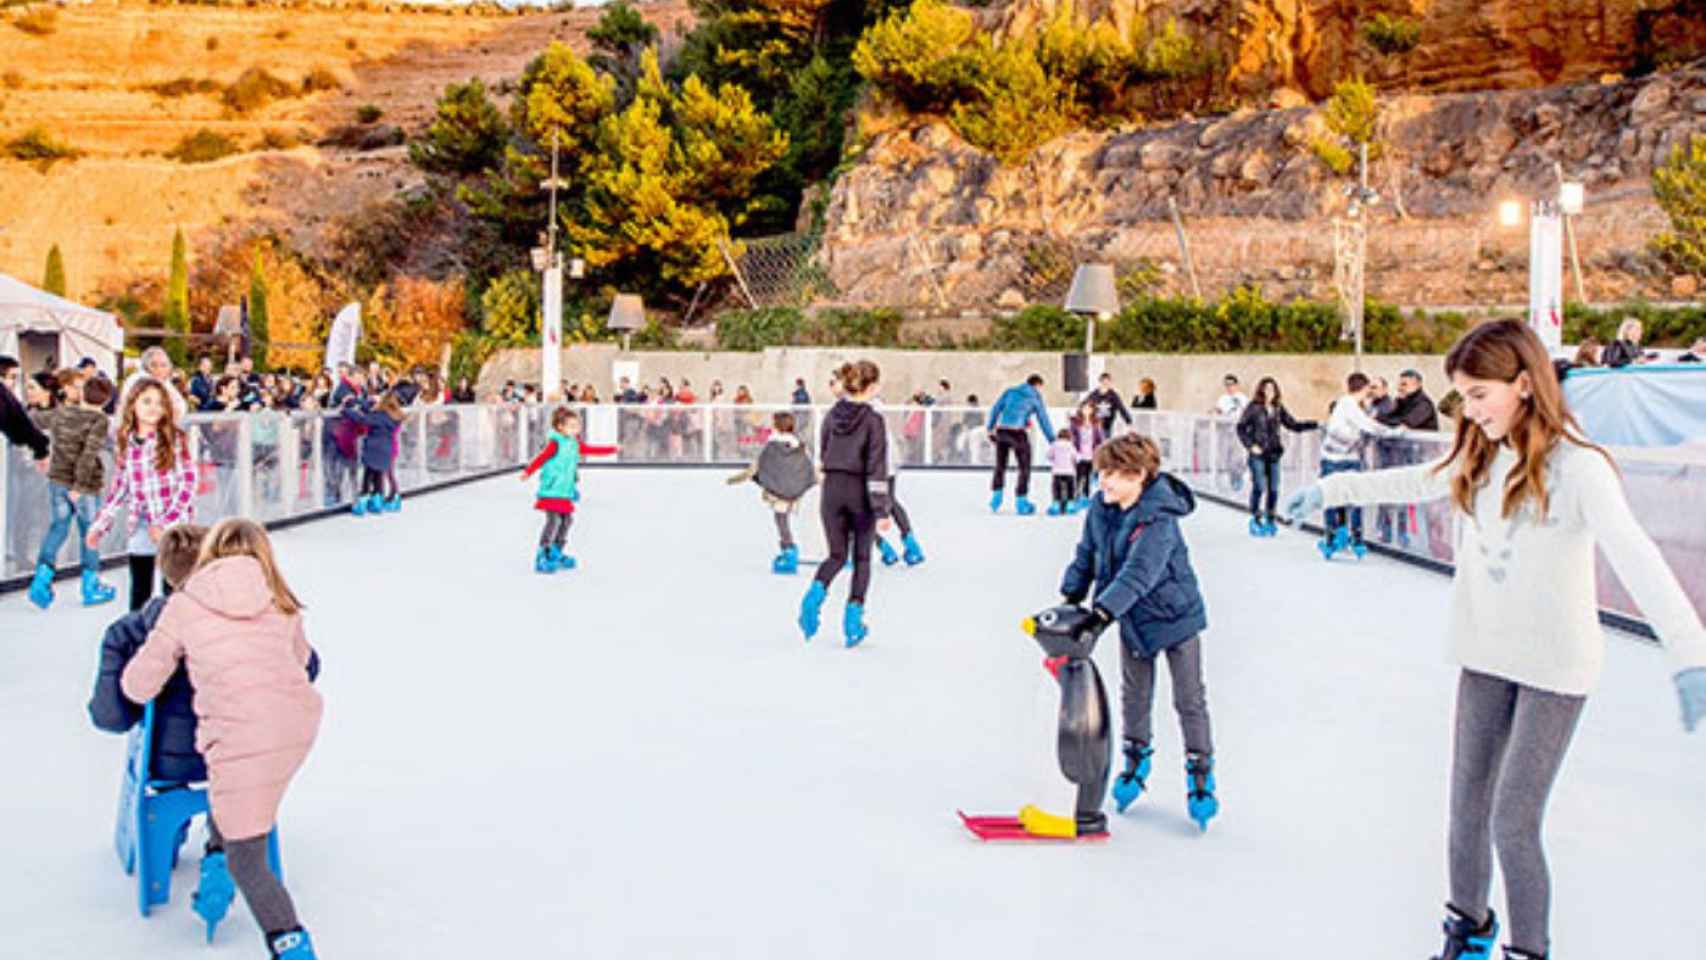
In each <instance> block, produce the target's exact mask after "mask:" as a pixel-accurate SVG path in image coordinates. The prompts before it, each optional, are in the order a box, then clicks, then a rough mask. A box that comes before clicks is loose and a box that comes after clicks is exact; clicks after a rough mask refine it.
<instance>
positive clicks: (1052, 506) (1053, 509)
mask: <svg viewBox="0 0 1706 960" xmlns="http://www.w3.org/2000/svg"><path fill="white" fill-rule="evenodd" d="M1048 515H1049V516H1051V517H1064V516H1066V511H1065V510H1063V509H1061V506H1060V501H1059V500H1053V501H1050V502H1049V505H1048Z"/></svg>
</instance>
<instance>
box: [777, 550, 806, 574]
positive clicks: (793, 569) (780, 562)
mask: <svg viewBox="0 0 1706 960" xmlns="http://www.w3.org/2000/svg"><path fill="white" fill-rule="evenodd" d="M799 570H800V548H799V546H798V545H796V544H792V543H790V544H788V545H787V546H785V547H783V548H782V552H781V553H778V554H777V555H776V559H774V560H772V561H770V572H771V573H786V574H792V573H798V572H799Z"/></svg>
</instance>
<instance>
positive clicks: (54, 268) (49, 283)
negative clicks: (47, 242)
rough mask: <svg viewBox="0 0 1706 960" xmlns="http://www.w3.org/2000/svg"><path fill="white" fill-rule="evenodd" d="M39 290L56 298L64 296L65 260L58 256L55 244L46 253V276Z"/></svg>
mask: <svg viewBox="0 0 1706 960" xmlns="http://www.w3.org/2000/svg"><path fill="white" fill-rule="evenodd" d="M41 288H42V289H43V290H46V291H47V292H48V293H51V294H53V295H54V296H56V297H63V296H65V258H64V257H62V256H60V254H59V244H57V243H56V244H54V245H53V246H52V247H51V248H50V249H49V250H48V251H47V276H46V277H45V278H44V279H43V280H42V282H41Z"/></svg>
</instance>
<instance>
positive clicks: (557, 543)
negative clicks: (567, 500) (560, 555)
mask: <svg viewBox="0 0 1706 960" xmlns="http://www.w3.org/2000/svg"><path fill="white" fill-rule="evenodd" d="M574 522H575V515H574V514H572V513H553V512H551V511H549V510H547V511H546V512H545V529H543V530H541V531H539V545H540V546H541V547H556V548H557V549H559V550H560V549H562V548H563V545H564V544H566V543H568V542H569V527H571V526H573V525H574Z"/></svg>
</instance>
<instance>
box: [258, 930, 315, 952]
mask: <svg viewBox="0 0 1706 960" xmlns="http://www.w3.org/2000/svg"><path fill="white" fill-rule="evenodd" d="M267 949H268V950H270V951H272V955H273V960H318V958H317V957H316V956H315V955H314V943H313V941H311V940H309V939H308V931H306V930H304V929H302V928H301V927H297V928H296V929H295V930H286V931H284V932H283V933H279V934H268V936H267Z"/></svg>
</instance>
